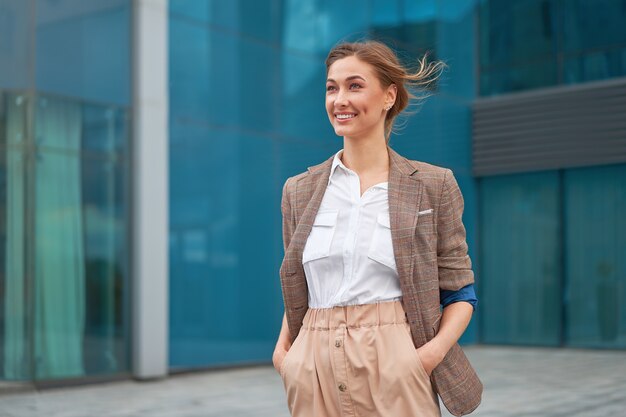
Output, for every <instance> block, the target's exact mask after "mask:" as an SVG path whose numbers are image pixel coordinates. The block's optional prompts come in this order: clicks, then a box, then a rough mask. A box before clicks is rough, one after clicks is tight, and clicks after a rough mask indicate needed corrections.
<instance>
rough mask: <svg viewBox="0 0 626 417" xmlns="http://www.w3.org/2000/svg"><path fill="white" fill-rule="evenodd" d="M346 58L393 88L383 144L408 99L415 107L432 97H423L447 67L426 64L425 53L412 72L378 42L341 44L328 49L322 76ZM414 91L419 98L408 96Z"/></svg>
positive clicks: (385, 86) (384, 86)
mask: <svg viewBox="0 0 626 417" xmlns="http://www.w3.org/2000/svg"><path fill="white" fill-rule="evenodd" d="M349 56H355V57H357V58H358V59H360V60H361V61H363V62H366V63H368V64H370V65H371V66H372V67H373V68H374V72H375V73H376V76H377V78H378V80H379V81H380V84H381V85H382V87H383V89H386V88H387V87H389V86H390V85H392V84H395V86H396V88H397V95H396V102H395V103H394V105H393V106H392V107H391V109H389V111H387V115H386V116H385V140H386V141H387V142H389V137H390V135H391V132H392V130H393V126H394V121H395V119H396V117H398V115H400V113H402V112H403V111H404V110H405V109H406V108H407V107H408V106H409V104H410V101H411V99H415V100H416V101H417V102H418V103H417V104H419V103H421V102H423V101H424V100H425V99H426V98H427V97H429V96H430V95H432V94H430V93H427V90H429V89H430V90H432V85H433V84H434V83H435V81H436V80H437V79H438V78H439V75H440V74H441V72H442V71H443V69H444V68H445V67H446V66H447V65H446V64H445V63H444V62H443V61H435V62H430V63H428V64H427V63H426V58H427V56H428V53H426V54H424V56H423V57H422V59H419V60H418V63H419V65H418V66H417V67H416V68H415V69H414V70H413V69H409V68H406V67H405V66H404V65H402V64H401V63H400V61H399V59H398V57H397V55H396V53H395V52H394V51H393V50H392V49H391V48H389V47H388V46H387V45H385V44H384V43H382V42H379V41H363V42H342V43H340V44H338V45H336V46H335V47H334V48H333V49H331V51H330V52H329V53H328V56H327V57H326V75H328V71H329V69H330V66H331V65H332V64H333V63H334V62H335V61H338V60H340V59H342V58H346V57H349ZM417 90H419V91H420V94H419V96H417V95H415V94H413V92H412V91H417ZM405 113H406V112H405Z"/></svg>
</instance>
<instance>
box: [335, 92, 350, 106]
mask: <svg viewBox="0 0 626 417" xmlns="http://www.w3.org/2000/svg"><path fill="white" fill-rule="evenodd" d="M347 105H348V98H347V96H346V93H345V92H344V90H343V89H340V90H339V91H337V94H336V95H335V106H336V107H345V106H347Z"/></svg>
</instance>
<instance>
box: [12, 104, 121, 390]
mask: <svg viewBox="0 0 626 417" xmlns="http://www.w3.org/2000/svg"><path fill="white" fill-rule="evenodd" d="M2 98H3V106H2V107H0V109H3V111H2V112H0V120H1V124H0V131H1V132H2V134H1V135H0V138H1V140H2V143H3V144H6V145H5V146H1V147H0V150H1V151H2V152H1V155H2V165H0V167H2V171H1V172H2V173H3V176H2V179H3V180H4V183H2V188H1V190H2V194H1V198H2V204H1V205H0V207H1V208H2V209H3V210H1V211H0V213H2V214H3V216H2V219H3V221H2V222H0V225H2V226H3V227H2V228H1V230H2V231H3V234H4V239H3V242H5V246H4V251H3V259H4V262H3V263H4V272H3V274H2V278H3V279H2V281H1V282H0V284H2V285H3V287H4V292H3V293H0V294H2V295H3V296H2V298H1V299H0V307H1V310H2V313H1V314H2V316H1V318H2V323H3V324H4V326H3V327H2V328H1V330H0V331H2V335H1V337H0V340H1V341H2V346H1V348H0V349H1V352H2V367H1V368H0V378H2V379H9V380H32V379H57V378H67V377H83V376H88V375H94V374H108V373H119V372H123V371H126V370H127V369H128V348H127V342H128V335H127V329H128V318H127V317H128V312H127V308H126V304H127V302H126V301H127V295H126V294H127V288H128V284H127V279H126V277H127V276H128V271H127V267H126V265H127V255H126V253H127V249H128V248H127V244H126V241H127V232H126V230H128V228H127V227H126V218H127V212H126V204H127V202H126V201H127V198H126V194H127V191H126V176H125V174H124V172H125V171H126V168H125V166H126V163H125V158H124V157H125V155H124V152H125V149H126V147H127V145H126V144H127V143H128V138H127V137H126V135H127V132H128V127H127V125H126V123H127V111H126V110H123V109H119V108H115V107H107V106H98V105H94V104H89V105H87V104H84V103H81V102H77V101H73V100H65V99H59V98H56V97H53V96H39V97H35V98H33V99H28V100H26V99H25V98H23V97H22V96H19V95H17V96H8V95H7V96H4V97H2ZM29 104H32V105H30V106H29ZM28 108H31V109H32V111H33V115H34V118H33V123H34V125H33V126H34V129H33V134H32V136H31V135H29V134H28V132H27V130H26V128H27V124H26V123H25V121H26V120H28V119H27V118H26V117H25V114H27V111H26V109H28ZM26 144H31V146H25V145H26ZM25 243H26V244H25ZM28 271H32V276H33V281H32V282H27V281H26V279H25V277H27V276H29V275H30V273H29V272H28ZM31 346H32V348H31Z"/></svg>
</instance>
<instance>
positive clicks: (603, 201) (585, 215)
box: [564, 164, 626, 348]
mask: <svg viewBox="0 0 626 417" xmlns="http://www.w3.org/2000/svg"><path fill="white" fill-rule="evenodd" d="M564 185H565V204H566V207H567V209H566V215H565V225H566V234H565V249H566V271H567V286H566V297H565V299H566V303H567V304H566V309H567V310H566V311H567V313H566V321H565V323H566V326H567V327H566V334H567V343H568V345H570V346H577V347H603V348H626V303H625V302H624V301H625V300H626V257H625V256H624V254H626V217H624V212H626V165H624V164H622V165H611V166H604V167H591V168H579V169H570V170H566V171H565V184H564Z"/></svg>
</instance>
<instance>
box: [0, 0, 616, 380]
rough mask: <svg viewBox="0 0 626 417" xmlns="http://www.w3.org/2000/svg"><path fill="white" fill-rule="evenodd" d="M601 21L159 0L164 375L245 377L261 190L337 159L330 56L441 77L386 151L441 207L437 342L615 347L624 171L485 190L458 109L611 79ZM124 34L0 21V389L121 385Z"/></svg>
mask: <svg viewBox="0 0 626 417" xmlns="http://www.w3.org/2000/svg"><path fill="white" fill-rule="evenodd" d="M599 3H601V5H598V4H599ZM623 3H624V2H623V1H618V0H613V1H611V0H602V1H600V2H597V1H590V0H577V1H574V0H571V1H570V0H545V1H537V0H515V1H499V0H498V1H497V0H492V1H487V0H454V1H450V0H423V1H413V0H393V1H382V0H346V1H341V2H337V1H335V2H331V1H327V0H298V1H296V0H263V1H253V0H237V1H217V0H202V1H201V0H169V1H168V2H166V1H163V4H165V5H166V9H165V10H166V14H167V16H166V19H167V31H168V33H167V36H168V45H167V56H168V61H167V70H168V73H169V75H168V100H169V120H168V122H169V131H168V136H169V161H168V162H169V174H168V175H169V190H170V191H169V200H168V201H164V202H163V204H167V205H169V225H168V227H169V239H168V242H167V244H168V245H169V271H168V274H169V287H168V294H169V295H168V297H169V298H168V308H169V323H168V327H169V338H168V341H167V344H168V346H167V347H168V358H167V367H168V368H169V369H170V371H172V372H176V371H181V370H186V369H201V368H205V367H215V366H227V365H239V364H247V363H269V361H270V358H271V354H272V351H273V348H274V344H275V341H276V337H277V335H278V332H279V328H280V324H281V318H282V314H283V305H282V297H281V292H280V281H279V276H278V270H279V266H280V262H281V260H282V256H283V248H282V234H281V214H280V198H281V190H282V186H283V184H284V181H285V179H286V178H287V177H289V176H292V175H295V174H297V173H300V172H303V171H304V170H306V168H307V167H308V166H311V165H315V164H317V163H319V162H322V161H323V160H325V159H327V158H329V157H330V156H331V155H332V154H333V153H335V152H336V151H338V150H339V149H340V148H341V147H342V138H340V137H337V136H336V135H335V134H334V132H333V130H332V128H331V126H330V124H329V122H328V119H327V116H326V113H325V109H324V93H325V91H324V90H325V68H324V59H325V57H326V54H327V53H328V51H329V50H330V48H331V47H332V46H333V45H335V44H336V43H337V42H339V41H341V40H362V39H379V40H382V41H384V42H386V43H388V44H389V45H390V46H392V47H393V48H394V49H395V50H397V51H398V52H399V54H400V57H401V59H402V60H403V62H405V63H407V64H409V65H415V64H416V63H417V59H418V58H420V57H422V55H423V54H424V53H425V52H429V57H430V58H431V59H440V60H443V61H444V62H446V63H447V65H448V69H447V70H446V71H445V72H444V73H443V75H442V78H441V80H440V82H439V83H438V85H437V90H436V92H435V94H434V95H433V96H431V97H430V98H428V99H427V100H426V101H425V102H424V103H423V104H421V105H420V106H419V107H416V108H414V109H413V110H416V111H417V112H416V113H415V114H414V115H412V116H410V117H408V118H404V119H403V120H400V125H401V126H400V127H399V128H398V129H397V131H396V132H395V133H394V134H393V135H392V138H391V141H390V145H391V146H392V147H393V148H394V149H396V150H397V151H398V152H399V153H400V154H402V155H405V156H406V157H408V158H410V159H417V160H421V161H425V162H429V163H432V164H436V165H440V166H445V167H448V168H451V169H452V170H453V171H454V173H455V177H456V178H457V180H458V182H459V185H460V187H461V189H462V192H463V196H464V201H465V212H464V218H463V220H464V223H465V226H466V229H467V236H468V244H469V251H470V256H471V258H472V260H473V264H474V270H475V272H476V283H477V288H478V296H479V306H478V309H477V311H476V312H475V313H474V319H473V320H472V322H471V323H470V326H469V328H468V330H467V331H466V332H465V334H464V335H463V337H462V339H461V342H462V343H465V344H467V343H492V344H515V345H541V346H575V347H594V348H618V349H623V348H626V307H625V305H626V303H625V302H624V301H626V264H625V261H624V256H623V254H624V253H626V240H625V238H624V236H626V223H625V221H624V219H623V216H620V214H621V213H623V212H624V210H625V209H626V158H625V160H624V162H625V163H620V164H605V165H596V166H567V167H562V168H558V169H552V170H541V171H537V170H528V171H527V172H516V173H506V174H494V175H475V174H474V172H473V158H472V152H473V146H474V145H473V140H474V139H473V133H472V132H473V131H472V126H473V119H474V114H473V105H474V103H475V102H476V101H477V100H480V99H483V98H487V97H508V96H510V95H515V94H519V93H523V92H530V91H534V92H537V91H539V92H541V91H544V89H549V88H548V87H552V88H553V87H557V86H561V87H563V88H567V87H568V86H569V85H573V84H583V83H586V82H588V81H597V80H601V79H609V78H611V79H614V80H619V79H620V78H621V77H624V76H626V73H625V72H626V38H625V37H624V31H623V27H624V26H625V24H626V9H625V8H624V4H623ZM134 13H136V5H134V4H133V2H132V1H131V0H107V1H103V0H81V1H78V0H76V1H64V2H57V1H53V0H27V1H17V0H0V213H1V216H0V233H2V238H1V239H0V242H1V243H2V251H1V252H0V380H7V381H34V382H35V383H37V382H38V381H49V380H53V381H57V380H66V379H68V378H86V379H88V378H92V377H102V376H107V375H108V376H117V377H119V376H121V377H125V376H128V375H132V360H131V358H132V354H131V353H130V352H131V351H132V346H131V340H132V337H131V336H132V334H133V331H132V327H133V326H132V325H131V323H133V320H132V319H133V317H132V316H133V313H132V311H133V309H132V307H133V306H132V300H133V297H132V295H133V294H132V291H131V288H132V284H133V282H134V277H133V276H132V275H133V274H132V272H131V271H133V269H132V265H133V260H134V258H133V251H132V250H131V249H132V244H131V243H132V241H133V235H132V232H131V231H132V230H133V220H132V216H131V212H132V208H133V205H134V204H135V203H136V202H134V201H133V198H135V196H137V195H139V193H138V192H137V191H138V190H133V189H132V187H131V184H133V181H132V179H133V176H134V175H137V174H136V168H137V167H136V166H134V165H133V158H132V157H133V149H134V148H133V146H134V145H136V143H135V141H134V140H133V137H132V135H131V132H132V131H133V129H132V127H133V120H132V117H131V116H132V114H134V113H133V110H134V107H135V106H137V103H134V102H133V71H134V68H133V65H132V63H133V56H136V55H135V54H136V52H137V51H134V50H133V45H134V43H133V36H134V35H133V30H134V28H133V22H134V21H135V20H133V14H134ZM598 27H602V29H603V30H598ZM622 134H623V132H622ZM511 152H513V151H511Z"/></svg>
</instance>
